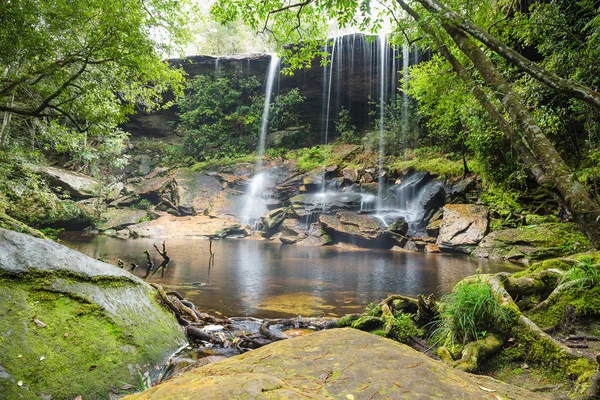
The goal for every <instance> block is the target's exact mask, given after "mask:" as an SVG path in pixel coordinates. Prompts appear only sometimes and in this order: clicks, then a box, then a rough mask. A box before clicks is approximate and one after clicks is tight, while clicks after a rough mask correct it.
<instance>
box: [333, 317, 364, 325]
mask: <svg viewBox="0 0 600 400" xmlns="http://www.w3.org/2000/svg"><path fill="white" fill-rule="evenodd" d="M358 318H359V317H358V316H357V315H344V316H343V317H342V318H340V319H339V320H338V322H337V324H336V326H337V327H338V328H345V327H347V326H351V325H352V322H354V321H355V320H356V319H358Z"/></svg>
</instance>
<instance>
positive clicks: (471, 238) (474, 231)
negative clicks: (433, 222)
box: [436, 204, 489, 253]
mask: <svg viewBox="0 0 600 400" xmlns="http://www.w3.org/2000/svg"><path fill="white" fill-rule="evenodd" d="M443 210H444V218H443V220H442V223H441V225H440V233H439V236H438V238H437V243H436V244H437V245H438V247H439V248H440V250H442V251H444V250H445V251H456V252H461V253H471V252H472V251H473V250H474V249H475V247H476V246H477V244H478V243H479V242H480V241H481V240H482V239H483V237H484V236H485V234H486V233H487V230H488V214H489V210H488V208H487V207H485V206H480V205H476V204H448V205H446V206H444V208H443Z"/></svg>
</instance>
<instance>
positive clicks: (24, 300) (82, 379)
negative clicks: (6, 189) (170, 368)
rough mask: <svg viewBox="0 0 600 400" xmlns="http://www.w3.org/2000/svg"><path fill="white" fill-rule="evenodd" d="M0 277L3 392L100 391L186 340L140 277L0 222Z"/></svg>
mask: <svg viewBox="0 0 600 400" xmlns="http://www.w3.org/2000/svg"><path fill="white" fill-rule="evenodd" d="M0 276H1V277H2V278H1V279H0V335H1V337H2V339H0V360H2V364H1V365H0V393H1V395H0V397H2V398H6V399H20V398H24V399H39V398H42V399H46V398H47V399H73V398H75V397H77V396H79V395H82V396H84V397H85V398H88V399H101V398H104V399H105V398H108V397H109V393H110V386H111V385H112V386H114V387H121V386H123V385H124V384H129V385H133V386H135V385H136V384H137V382H138V378H137V377H138V373H141V374H144V373H146V372H151V373H155V372H154V371H155V369H154V366H155V365H160V364H162V363H163V362H164V361H165V360H166V359H167V358H168V357H169V355H170V354H172V353H173V352H174V351H175V350H177V349H178V348H179V347H180V346H181V345H183V344H184V343H185V342H186V340H185V335H184V334H183V332H182V331H181V329H180V328H179V325H178V324H177V321H176V320H175V318H174V317H173V315H171V314H170V313H169V312H168V311H166V309H165V308H164V307H163V306H161V305H160V304H159V303H158V302H157V300H156V294H155V291H154V289H152V288H151V287H150V286H149V285H148V284H146V283H145V282H144V281H142V280H140V279H139V278H137V277H135V276H133V275H131V274H130V273H128V272H126V271H124V270H122V269H119V268H117V267H115V266H112V265H109V264H106V263H103V262H100V261H97V260H94V259H92V258H90V257H87V256H85V255H83V254H82V253H79V252H77V251H74V250H70V249H68V248H66V247H64V246H62V245H60V244H58V243H55V242H52V241H49V240H43V239H36V238H33V237H31V236H28V235H24V234H21V233H17V232H13V231H7V230H3V229H0ZM3 396H5V397H3Z"/></svg>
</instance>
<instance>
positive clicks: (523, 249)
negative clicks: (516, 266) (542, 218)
mask: <svg viewBox="0 0 600 400" xmlns="http://www.w3.org/2000/svg"><path fill="white" fill-rule="evenodd" d="M590 249H591V246H590V242H589V240H588V239H587V238H586V237H585V235H584V234H583V233H582V232H581V231H579V230H578V229H577V226H576V225H575V224H574V223H545V224H540V225H532V226H525V227H522V228H515V229H504V230H501V231H495V232H492V233H490V234H489V235H487V236H486V237H485V238H484V239H483V240H482V241H481V242H480V243H479V246H478V247H477V248H476V249H475V251H474V252H473V255H474V256H475V257H482V258H490V259H504V260H510V261H519V262H531V261H539V260H544V259H548V258H555V257H564V256H568V255H571V254H576V253H581V252H584V251H588V250H590Z"/></svg>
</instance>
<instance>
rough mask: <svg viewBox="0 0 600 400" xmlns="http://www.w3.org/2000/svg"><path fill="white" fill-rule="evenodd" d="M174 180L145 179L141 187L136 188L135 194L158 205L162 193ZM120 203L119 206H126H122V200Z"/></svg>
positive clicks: (167, 178) (166, 177)
mask: <svg viewBox="0 0 600 400" xmlns="http://www.w3.org/2000/svg"><path fill="white" fill-rule="evenodd" d="M172 180H173V178H172V177H170V176H162V177H157V178H152V179H145V180H143V181H142V182H141V183H140V185H139V186H136V187H135V189H134V193H135V194H136V195H138V196H139V197H141V198H143V199H146V200H149V201H150V202H152V203H153V204H156V203H158V202H159V201H160V198H161V195H162V191H163V190H164V188H165V187H166V186H167V185H168V184H170V183H171V181H172ZM119 201H120V202H119V205H124V204H122V202H121V200H119Z"/></svg>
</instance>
